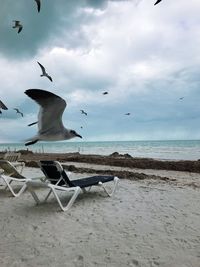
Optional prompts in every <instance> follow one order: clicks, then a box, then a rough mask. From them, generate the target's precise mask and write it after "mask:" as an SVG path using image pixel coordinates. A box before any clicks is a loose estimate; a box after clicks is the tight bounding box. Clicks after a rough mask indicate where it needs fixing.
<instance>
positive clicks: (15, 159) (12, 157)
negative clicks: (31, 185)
mask: <svg viewBox="0 0 200 267" xmlns="http://www.w3.org/2000/svg"><path fill="white" fill-rule="evenodd" d="M20 157H21V153H19V152H18V153H17V152H7V153H5V155H4V157H3V159H4V160H7V161H9V162H12V164H13V165H14V166H15V167H16V168H17V167H21V170H20V173H22V171H23V168H24V167H25V164H24V162H19V159H20Z"/></svg>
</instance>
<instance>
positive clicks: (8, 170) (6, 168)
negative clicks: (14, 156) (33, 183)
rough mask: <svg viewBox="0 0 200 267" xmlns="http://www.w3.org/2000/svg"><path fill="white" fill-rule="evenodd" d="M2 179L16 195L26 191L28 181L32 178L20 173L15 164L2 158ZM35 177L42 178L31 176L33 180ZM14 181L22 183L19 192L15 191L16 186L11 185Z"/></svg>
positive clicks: (0, 163) (0, 175)
mask: <svg viewBox="0 0 200 267" xmlns="http://www.w3.org/2000/svg"><path fill="white" fill-rule="evenodd" d="M0 179H1V180H3V182H4V183H5V184H6V187H5V189H7V188H8V189H9V190H10V192H11V193H12V195H13V196H15V197H18V196H20V195H21V194H22V193H23V192H24V190H25V189H26V187H27V186H26V182H27V181H28V180H30V179H28V178H26V177H25V176H23V175H22V174H21V173H19V172H18V170H17V169H16V168H15V166H14V165H13V164H12V163H11V162H9V161H7V160H0ZM33 179H37V180H39V179H42V178H41V177H40V178H39V177H37V178H31V180H33ZM14 181H15V182H21V183H22V186H21V187H20V189H19V190H18V192H15V191H16V190H14V188H13V187H12V186H11V183H12V182H14Z"/></svg>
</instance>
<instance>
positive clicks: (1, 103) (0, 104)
mask: <svg viewBox="0 0 200 267" xmlns="http://www.w3.org/2000/svg"><path fill="white" fill-rule="evenodd" d="M0 108H2V109H5V110H7V109H8V108H7V107H6V106H5V105H4V103H3V102H2V101H1V100H0Z"/></svg>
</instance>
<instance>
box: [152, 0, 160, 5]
mask: <svg viewBox="0 0 200 267" xmlns="http://www.w3.org/2000/svg"><path fill="white" fill-rule="evenodd" d="M161 1H162V0H158V1H156V2H155V4H154V6H155V5H157V4H158V3H160V2H161Z"/></svg>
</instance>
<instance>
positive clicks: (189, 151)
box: [0, 140, 200, 160]
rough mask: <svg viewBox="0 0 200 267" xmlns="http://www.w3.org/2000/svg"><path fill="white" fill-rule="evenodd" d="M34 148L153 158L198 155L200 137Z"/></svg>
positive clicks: (13, 147)
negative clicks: (199, 138)
mask: <svg viewBox="0 0 200 267" xmlns="http://www.w3.org/2000/svg"><path fill="white" fill-rule="evenodd" d="M20 149H27V147H25V146H24V144H23V143H2V144H0V151H5V150H8V151H15V150H20ZM28 149H29V150H32V151H34V152H54V153H56V152H58V153H59V152H62V153H69V152H80V153H81V154H98V155H109V154H111V153H113V152H119V153H120V154H125V153H128V154H130V155H131V156H133V157H147V158H155V159H162V160H166V159H172V160H179V159H188V160H197V159H200V140H173V141H172V140H170V141H114V142H111V141H108V142H70V141H66V142H45V143H44V142H43V143H42V142H41V143H38V144H35V145H32V146H30V147H28Z"/></svg>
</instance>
